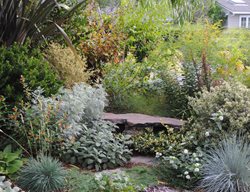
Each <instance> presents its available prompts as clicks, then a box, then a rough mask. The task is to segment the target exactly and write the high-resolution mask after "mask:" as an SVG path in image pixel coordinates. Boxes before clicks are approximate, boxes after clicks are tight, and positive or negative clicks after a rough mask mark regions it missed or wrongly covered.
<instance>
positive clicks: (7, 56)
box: [0, 45, 61, 103]
mask: <svg viewBox="0 0 250 192" xmlns="http://www.w3.org/2000/svg"><path fill="white" fill-rule="evenodd" d="M0 53H1V57H0V76H1V89H0V95H3V96H5V97H6V100H7V101H8V102H11V103H13V102H15V101H16V102H17V101H20V100H21V99H23V98H24V90H23V85H22V82H21V77H22V76H23V77H24V79H25V82H26V83H27V84H28V85H29V87H30V88H31V89H32V90H35V89H36V88H38V87H41V88H43V90H44V94H45V95H46V96H50V95H51V94H55V93H56V92H57V91H58V89H59V88H60V87H61V82H60V81H59V80H58V78H57V76H56V75H55V74H54V71H53V70H52V69H51V67H50V65H49V63H48V62H47V61H46V60H45V59H44V58H43V56H42V54H41V52H40V51H39V49H34V48H33V49H29V47H28V46H27V45H24V46H18V45H13V46H11V47H10V48H6V47H0Z"/></svg>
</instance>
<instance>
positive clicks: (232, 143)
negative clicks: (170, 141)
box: [200, 136, 250, 192]
mask: <svg viewBox="0 0 250 192" xmlns="http://www.w3.org/2000/svg"><path fill="white" fill-rule="evenodd" d="M249 167H250V146H249V142H248V141H247V139H246V138H244V137H236V136H233V137H229V138H226V139H224V140H222V141H221V142H220V143H219V145H218V146H216V147H215V148H213V149H211V150H210V151H209V152H208V153H207V154H206V160H205V163H204V165H203V167H202V180H201V183H200V187H201V188H202V189H204V190H205V191H206V192H221V191H228V192H244V191H246V192H247V191H249V190H250V171H249Z"/></svg>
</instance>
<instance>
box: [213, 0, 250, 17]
mask: <svg viewBox="0 0 250 192" xmlns="http://www.w3.org/2000/svg"><path fill="white" fill-rule="evenodd" d="M217 2H218V4H219V5H220V6H221V7H222V8H224V9H226V10H227V11H229V12H231V13H232V14H250V0H217Z"/></svg>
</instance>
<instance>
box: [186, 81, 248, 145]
mask: <svg viewBox="0 0 250 192" xmlns="http://www.w3.org/2000/svg"><path fill="white" fill-rule="evenodd" d="M249 99H250V90H249V89H248V88H247V87H246V86H244V85H242V84H240V83H238V82H236V83H233V82H231V83H228V82H224V83H222V85H220V86H216V87H214V88H212V89H211V92H208V91H207V90H203V92H201V93H199V94H198V95H197V98H190V99H189V104H190V106H191V108H192V110H193V116H192V118H191V119H189V123H188V124H186V125H187V127H190V128H191V129H192V130H193V131H195V132H196V133H197V134H198V135H199V140H203V139H204V138H205V133H206V132H208V133H209V134H210V137H213V138H218V137H219V136H220V135H221V134H222V133H225V132H226V133H235V132H243V133H245V134H247V135H249V133H248V132H249V125H250V116H249V114H250V111H249V110H250V100H249Z"/></svg>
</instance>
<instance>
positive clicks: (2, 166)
mask: <svg viewBox="0 0 250 192" xmlns="http://www.w3.org/2000/svg"><path fill="white" fill-rule="evenodd" d="M21 153H22V151H21V150H19V151H15V152H13V151H12V148H11V146H10V145H8V146H6V147H5V149H4V150H3V151H0V174H1V175H12V174H14V173H16V172H17V171H18V170H19V169H20V168H21V167H22V166H23V159H22V158H21Z"/></svg>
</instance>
